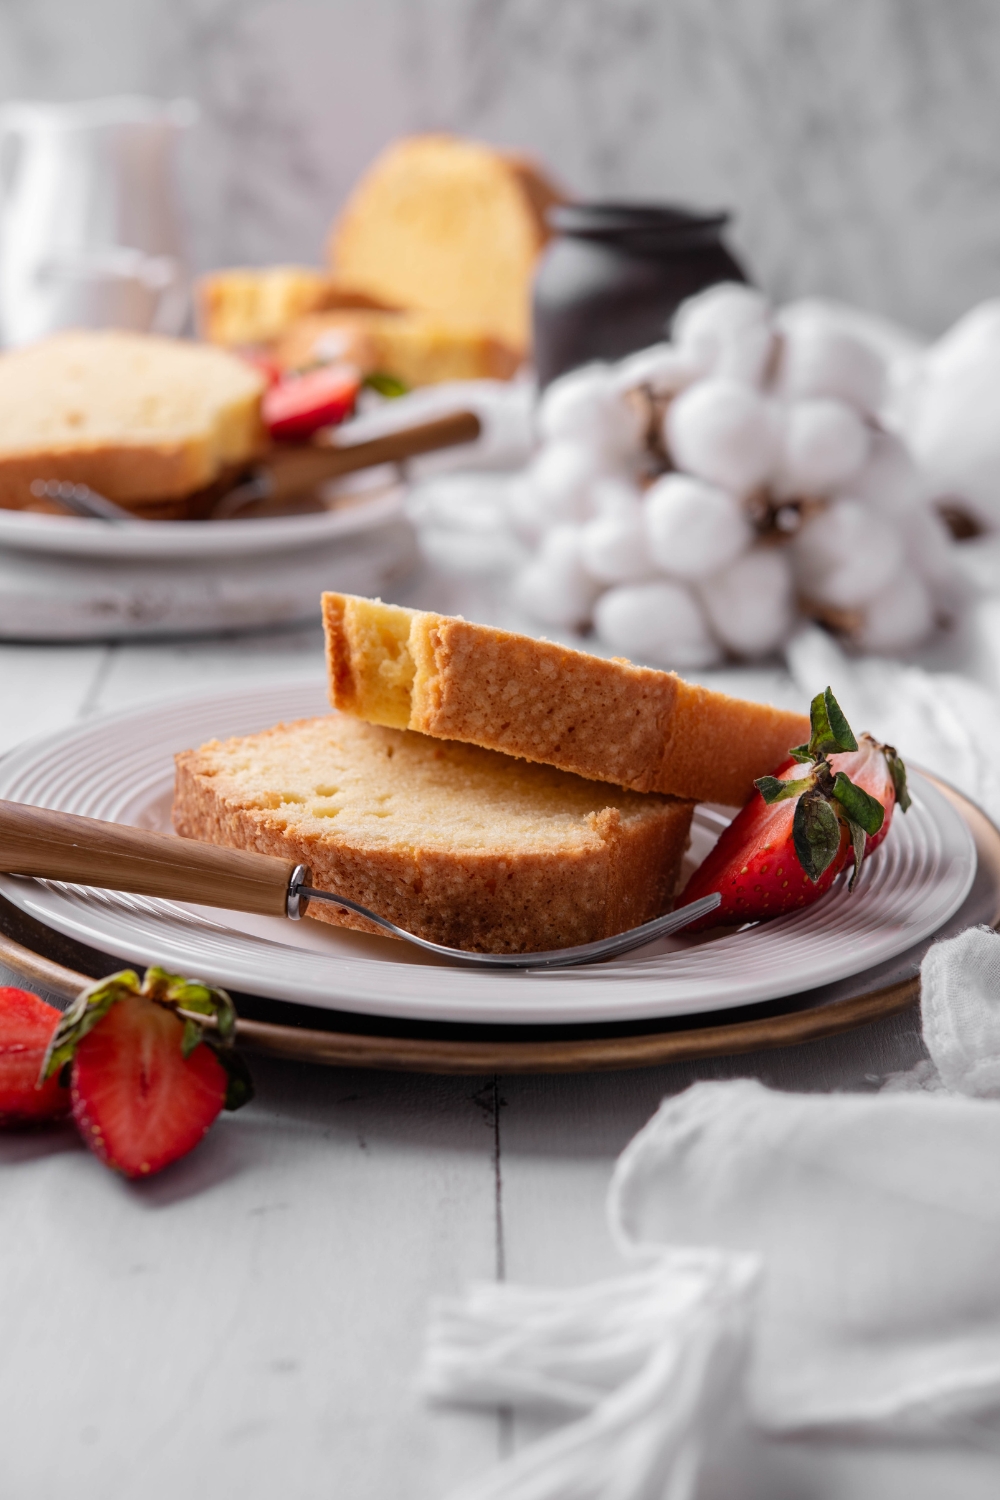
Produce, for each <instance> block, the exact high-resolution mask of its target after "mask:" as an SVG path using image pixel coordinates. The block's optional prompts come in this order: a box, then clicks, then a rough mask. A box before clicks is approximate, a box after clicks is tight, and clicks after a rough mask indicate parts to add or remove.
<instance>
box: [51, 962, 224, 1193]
mask: <svg viewBox="0 0 1000 1500" xmlns="http://www.w3.org/2000/svg"><path fill="white" fill-rule="evenodd" d="M208 1022H214V1027H210V1026H209V1025H207V1024H206V1023H208ZM235 1026H236V1012H235V1011H234V1009H233V1003H232V1001H231V1000H230V999H229V996H228V995H227V994H226V993H225V991H224V990H215V989H211V988H210V987H209V986H208V985H204V984H200V983H199V982H198V981H196V980H187V979H181V978H179V977H178V976H176V975H173V974H167V973H165V972H164V970H162V969H156V968H153V969H147V971H146V975H145V978H144V979H143V981H142V983H141V984H140V981H139V976H138V975H137V974H134V973H133V972H132V971H131V970H129V969H126V970H123V971H122V973H120V974H112V975H111V977H110V978H109V979H104V980H101V981H99V983H97V984H95V985H91V987H90V988H89V989H87V990H84V991H83V993H82V994H81V995H80V997H79V999H78V1000H77V1001H76V1002H75V1004H74V1005H73V1006H72V1007H71V1009H70V1010H69V1011H67V1012H66V1015H65V1017H63V1018H62V1020H61V1024H60V1026H59V1028H58V1030H57V1031H56V1033H55V1035H54V1036H53V1037H52V1040H51V1043H50V1046H49V1051H48V1053H47V1055H46V1059H45V1066H44V1070H43V1071H44V1076H45V1077H47V1078H48V1077H55V1076H56V1075H62V1076H65V1074H66V1073H67V1072H68V1074H69V1081H70V1090H71V1094H72V1107H73V1119H74V1120H75V1122H76V1125H77V1127H78V1129H79V1131H80V1134H81V1135H82V1136H83V1139H84V1140H85V1141H86V1143H87V1145H88V1146H89V1147H90V1149H91V1150H92V1151H93V1152H95V1153H96V1155H98V1156H99V1157H100V1158H101V1160H102V1161H104V1162H107V1164H108V1166H110V1167H114V1168H115V1169H116V1170H117V1171H119V1172H123V1173H124V1174H125V1176H126V1177H146V1176H149V1175H151V1174H152V1173H153V1172H159V1171H160V1170H161V1169H162V1168H163V1167H166V1166H168V1165H169V1164H170V1163H171V1162H172V1161H176V1160H177V1159H178V1157H181V1156H185V1155H186V1154H187V1153H188V1152H189V1151H190V1150H191V1148H192V1147H193V1146H196V1145H197V1144H198V1142H199V1141H200V1140H201V1138H202V1136H203V1135H204V1134H205V1132H206V1131H207V1130H208V1127H209V1126H210V1125H211V1124H212V1121H213V1120H214V1119H215V1117H216V1116H217V1115H218V1113H219V1111H220V1110H222V1109H239V1108H240V1106H241V1105H243V1104H245V1103H246V1102H247V1100H248V1099H250V1098H252V1096H253V1085H252V1084H251V1082H250V1076H249V1074H248V1073H247V1070H246V1067H245V1065H244V1063H243V1061H242V1059H241V1058H240V1057H239V1055H238V1053H236V1052H235V1051H234V1050H233V1046H232V1038H233V1034H234V1031H235Z"/></svg>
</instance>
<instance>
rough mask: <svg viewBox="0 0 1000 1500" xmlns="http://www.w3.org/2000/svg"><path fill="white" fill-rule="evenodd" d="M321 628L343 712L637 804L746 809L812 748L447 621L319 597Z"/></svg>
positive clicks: (531, 644)
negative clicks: (649, 797) (620, 792)
mask: <svg viewBox="0 0 1000 1500" xmlns="http://www.w3.org/2000/svg"><path fill="white" fill-rule="evenodd" d="M323 621H324V625H325V628H326V642H327V665H328V670H329V680H330V699H331V702H332V703H333V705H334V707H335V708H339V709H342V710H344V711H345V712H347V713H352V714H357V715H358V716H359V717H360V718H363V719H367V720H369V721H371V722H372V723H376V724H389V725H394V726H397V727H399V728H409V729H416V730H419V731H420V732H421V733H422V734H429V735H434V736H436V737H440V738H442V739H451V740H463V741H466V742H468V743H470V744H474V745H482V746H485V747H486V748H488V749H491V750H502V751H504V752H505V753H506V754H508V755H516V756H523V757H524V759H525V760H530V761H539V762H542V763H544V764H547V765H553V766H558V767H560V768H561V769H562V770H565V771H572V772H575V774H576V775H578V776H586V777H592V778H593V779H594V780H595V781H608V782H613V783H615V784H616V785H618V786H623V787H630V788H632V789H633V790H634V791H640V792H650V791H656V792H667V793H670V794H671V795H673V796H675V797H686V798H692V799H693V800H694V801H696V802H722V803H725V804H727V805H728V806H732V807H740V806H742V805H743V803H744V802H746V801H747V800H748V798H749V797H750V794H751V792H752V791H753V783H754V780H755V778H756V777H758V776H764V775H767V774H768V773H769V772H770V771H773V770H774V768H775V766H776V765H778V764H779V762H780V761H782V760H783V759H784V758H785V757H786V756H787V754H788V750H789V748H790V747H791V746H792V745H797V744H801V743H802V742H803V741H804V740H807V739H808V738H809V720H808V718H807V717H806V716H805V715H802V714H794V713H788V712H787V711H785V710H783V709H777V708H771V707H770V706H768V705H767V704H762V703H750V702H746V701H744V700H743V699H741V698H730V697H729V696H728V695H727V694H725V693H716V692H712V691H711V690H710V689H708V688H703V687H698V686H695V685H694V684H692V683H688V682H685V681H684V680H683V679H682V678H680V677H678V676H676V675H675V674H674V673H673V672H658V671H655V670H654V669H653V668H651V667H636V666H633V665H632V663H631V662H627V661H624V660H622V659H621V658H618V657H616V658H613V659H611V660H607V659H606V658H604V657H600V656H591V655H589V654H588V653H587V652H585V651H573V650H570V649H569V648H568V647H566V646H559V645H556V644H555V643H554V642H552V641H538V640H535V639H533V638H532V637H531V636H524V635H515V634H514V633H512V632H511V631H507V630H495V629H494V628H493V627H492V626H488V625H475V624H472V623H470V622H469V621H467V620H462V619H457V618H452V617H450V616H447V615H437V614H429V613H424V612H422V611H417V610H410V609H404V608H402V607H401V606H399V605H392V604H382V603H381V602H380V601H378V600H371V599H359V598H356V597H355V596H353V595H350V594H324V595H323Z"/></svg>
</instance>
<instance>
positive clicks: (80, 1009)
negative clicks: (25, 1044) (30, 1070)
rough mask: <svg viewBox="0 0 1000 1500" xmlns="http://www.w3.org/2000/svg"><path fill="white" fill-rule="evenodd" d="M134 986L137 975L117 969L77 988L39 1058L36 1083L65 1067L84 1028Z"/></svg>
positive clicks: (133, 988) (136, 985)
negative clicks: (41, 1056)
mask: <svg viewBox="0 0 1000 1500" xmlns="http://www.w3.org/2000/svg"><path fill="white" fill-rule="evenodd" d="M138 988H139V976H138V974H137V973H136V972H135V970H134V969H121V970H120V971H119V972H118V973H117V974H109V975H108V977H107V979H98V980H97V981H96V983H94V984H90V985H88V986H87V988H86V989H85V990H81V991H80V993H79V995H77V997H76V999H75V1000H74V1001H73V1004H72V1005H71V1006H69V1008H68V1009H67V1010H65V1011H64V1012H63V1017H62V1020H61V1021H60V1022H59V1025H58V1026H57V1027H56V1029H55V1031H54V1032H53V1033H52V1038H51V1040H50V1042H49V1045H48V1049H47V1051H46V1053H45V1057H44V1059H43V1060H42V1071H41V1073H40V1074H39V1079H38V1081H39V1083H44V1082H45V1080H46V1078H51V1077H52V1075H53V1074H54V1073H58V1072H60V1071H61V1069H63V1068H65V1067H68V1065H69V1064H70V1063H71V1062H72V1061H73V1053H74V1052H75V1051H76V1049H77V1046H78V1044H79V1043H80V1042H82V1041H83V1039H84V1037H85V1036H86V1035H87V1032H88V1031H93V1029H94V1027H95V1026H96V1025H97V1023H98V1021H103V1019H104V1017H105V1016H106V1015H107V1013H108V1011H109V1010H110V1009H111V1007H112V1006H113V1005H115V1004H117V1002H118V1001H119V1000H121V999H123V998H124V996H125V995H134V994H135V992H136V990H137V989H138Z"/></svg>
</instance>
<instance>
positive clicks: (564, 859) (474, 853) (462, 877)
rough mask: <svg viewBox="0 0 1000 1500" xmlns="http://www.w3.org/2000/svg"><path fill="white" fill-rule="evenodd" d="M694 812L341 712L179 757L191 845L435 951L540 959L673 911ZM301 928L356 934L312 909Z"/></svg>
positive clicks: (340, 914) (178, 790)
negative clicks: (323, 893)
mask: <svg viewBox="0 0 1000 1500" xmlns="http://www.w3.org/2000/svg"><path fill="white" fill-rule="evenodd" d="M691 813H692V804H691V803H690V802H685V801H679V800H676V799H674V798H671V797H664V796H643V795H640V794H638V793H634V792H627V791H621V790H619V789H617V788H616V787H612V786H606V785H601V784H599V783H596V782H593V781H587V780H584V779H583V778H581V777H578V776H573V775H570V774H568V773H566V772H563V771H558V770H556V769H554V768H553V767H549V766H541V765H530V764H527V763H526V762H524V761H518V760H514V759H512V758H511V757H509V756H505V755H501V754H497V753H495V752H492V751H489V750H483V749H480V748H478V747H475V746H471V745H464V744H456V743H446V742H441V741H437V740H434V739H431V738H428V737H427V736H425V735H420V734H416V733H413V732H412V731H406V730H398V729H391V728H387V727H385V726H382V725H374V724H368V723H365V722H363V721H362V720H359V719H355V718H351V717H348V716H347V715H344V714H338V713H335V714H331V715H329V716H326V717H322V718H317V719H305V720H300V721H298V722H296V723H292V724H279V725H277V726H276V727H275V728H274V729H269V730H265V731H264V732H263V733H261V734H255V735H248V736H245V737H243V738H239V739H231V740H226V741H222V742H220V741H217V740H213V741H211V742H210V743H209V744H207V745H203V746H202V747H201V748H200V749H198V750H189V751H185V752H184V753H182V754H181V755H178V756H177V777H176V787H175V798H174V825H175V827H176V829H177V831H178V833H179V834H181V836H182V837H185V838H197V839H202V840H205V841H207V842H209V843H215V844H223V845H227V846H229V847H231V848H238V849H256V850H258V851H260V852H262V853H265V854H278V855H281V856H283V857H285V858H291V859H294V860H296V861H298V862H301V863H303V864H307V865H308V866H309V867H310V870H311V872H312V879H313V883H314V884H315V885H316V886H318V887H319V888H320V889H323V890H330V891H336V892H338V893H339V894H341V895H343V896H347V897H349V898H350V899H352V900H355V901H358V902H360V903H361V904H362V905H363V906H367V907H370V908H371V909H372V910H373V911H376V912H378V913H379V915H380V916H385V917H388V918H389V919H390V920H391V921H393V922H395V923H396V924H397V925H398V926H400V927H405V928H406V929H407V930H409V931H411V932H415V933H417V934H418V935H419V936H421V937H425V938H428V939H430V940H431V941H432V942H437V943H444V944H447V945H448V946H450V947H457V948H467V949H471V950H473V951H479V952H495V953H502V952H510V953H521V952H537V951H544V950H546V949H550V948H561V947H567V946H569V945H571V944H575V943H587V942H593V941H594V940H596V939H598V938H602V937H608V936H610V935H611V934H613V933H616V932H623V931H625V930H626V929H628V928H630V927H635V926H638V925H639V924H640V923H642V922H647V921H650V920H652V918H653V917H656V916H659V915H661V914H662V913H663V912H665V911H668V910H669V909H670V905H671V902H672V900H673V896H674V892H675V890H676V887H677V881H678V876H679V873H680V864H681V859H682V858H683V855H684V851H685V849H686V848H687V844H688V836H689V831H690V824H691ZM309 915H310V916H311V917H314V918H318V919H319V920H320V921H326V922H332V923H334V924H336V925H340V926H345V927H353V928H357V929H359V930H362V931H375V932H377V931H378V929H377V928H375V927H374V926H373V924H372V923H369V922H366V921H365V919H364V918H362V917H357V916H355V915H353V914H352V913H349V912H346V911H338V910H337V909H336V908H335V907H332V906H330V905H329V904H326V903H322V902H316V901H314V902H312V903H311V905H310V907H309Z"/></svg>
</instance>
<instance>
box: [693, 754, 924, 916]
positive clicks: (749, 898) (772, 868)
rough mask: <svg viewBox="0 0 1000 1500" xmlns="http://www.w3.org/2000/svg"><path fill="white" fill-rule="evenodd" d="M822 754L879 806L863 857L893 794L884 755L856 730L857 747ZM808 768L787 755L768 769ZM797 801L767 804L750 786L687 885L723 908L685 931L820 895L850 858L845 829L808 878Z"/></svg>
mask: <svg viewBox="0 0 1000 1500" xmlns="http://www.w3.org/2000/svg"><path fill="white" fill-rule="evenodd" d="M828 758H829V762H830V766H831V769H832V771H833V773H834V775H836V773H837V772H838V771H842V772H843V773H844V774H845V775H847V776H849V777H850V779H851V781H853V782H854V784H855V785H856V786H859V787H861V789H862V790H863V791H866V792H868V793H869V794H870V795H871V796H872V797H875V798H876V799H877V800H878V801H879V802H881V803H882V805H883V807H884V808H885V821H884V822H883V824H882V827H881V828H880V829H879V831H878V833H877V834H874V835H867V836H866V842H865V851H866V855H868V854H870V853H871V852H872V851H873V850H874V849H876V848H877V847H878V845H879V844H881V842H882V840H883V839H884V838H885V836H886V834H887V833H888V831H889V824H890V822H891V820H892V810H893V806H894V804H895V800H896V799H895V790H894V787H893V781H892V776H891V774H890V771H889V767H888V764H887V762H886V758H885V756H884V755H883V753H882V749H881V747H880V746H879V745H878V744H876V742H875V741H874V740H873V739H872V738H871V736H869V735H862V736H861V739H860V741H859V744H858V749H857V750H846V751H841V752H837V753H836V754H833V755H830V756H829V757H828ZM808 772H809V766H808V765H803V764H801V763H800V762H798V761H795V760H788V761H786V762H785V763H784V764H783V765H781V766H779V767H778V769H777V770H776V771H775V772H774V775H775V776H776V777H777V778H778V779H779V780H781V781H788V780H792V781H794V780H798V779H800V778H802V777H803V776H806V775H808ZM795 806H796V803H795V799H794V798H788V799H786V800H783V801H780V802H772V803H771V804H770V805H768V804H767V803H766V802H765V801H764V799H763V797H762V796H761V794H760V792H754V794H753V796H752V797H751V799H750V801H749V802H748V803H747V805H746V807H744V808H743V809H742V810H741V811H740V812H739V813H737V815H736V817H735V818H734V819H733V821H732V822H731V823H730V825H729V827H728V828H726V829H725V830H724V831H723V833H722V835H721V837H720V838H719V841H718V843H717V844H716V845H715V847H714V849H712V850H711V852H710V853H709V854H708V856H707V858H706V859H705V860H704V861H703V862H702V864H700V865H699V867H698V869H697V870H695V872H694V874H693V875H692V876H691V879H690V880H689V881H688V883H687V886H686V888H685V890H684V901H685V903H687V902H689V901H697V900H698V899H699V897H701V896H707V895H708V894H709V893H710V892H711V891H718V892H719V893H720V894H721V896H722V904H721V906H719V907H718V908H717V909H716V910H715V911H713V912H711V913H710V914H709V915H708V916H707V917H703V918H702V920H701V921H700V922H692V924H691V926H690V927H689V928H687V929H686V930H687V932H689V933H697V932H703V931H705V930H706V929H707V928H709V927H718V926H722V925H730V924H733V923H742V922H756V921H760V920H763V919H765V918H769V917H780V916H784V915H786V914H787V913H788V912H793V911H799V910H801V909H802V908H803V907H806V906H811V905H812V903H813V902H814V901H817V900H818V899H819V898H820V896H823V895H825V894H826V892H827V891H828V890H829V889H830V887H831V886H832V885H833V882H834V881H835V880H836V878H837V876H838V875H839V874H840V873H841V871H842V870H843V869H844V867H845V865H846V864H847V863H848V861H849V859H850V858H851V841H850V836H849V833H848V829H847V827H846V825H845V826H844V827H843V830H842V832H841V839H840V847H839V849H838V851H837V854H836V855H835V857H834V859H833V861H832V863H831V864H830V865H829V866H828V868H827V869H826V870H825V871H824V872H823V874H822V875H821V876H820V877H819V879H818V880H816V881H813V880H810V878H809V876H808V875H807V874H806V873H805V871H804V870H803V868H802V866H801V864H800V863H799V859H798V856H797V854H796V852H795V847H794V844H793V842H792V821H793V819H794V816H795Z"/></svg>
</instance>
